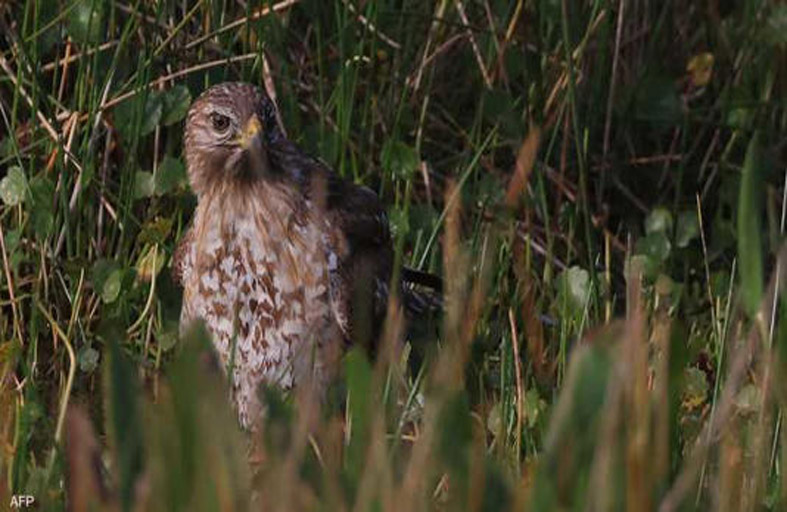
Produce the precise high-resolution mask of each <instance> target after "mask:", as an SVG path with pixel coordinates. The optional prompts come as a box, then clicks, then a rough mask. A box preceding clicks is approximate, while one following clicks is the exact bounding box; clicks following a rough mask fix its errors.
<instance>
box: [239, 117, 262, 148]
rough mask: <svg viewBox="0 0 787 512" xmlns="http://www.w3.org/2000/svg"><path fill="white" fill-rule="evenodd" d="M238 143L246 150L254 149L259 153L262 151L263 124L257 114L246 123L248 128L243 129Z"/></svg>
mask: <svg viewBox="0 0 787 512" xmlns="http://www.w3.org/2000/svg"><path fill="white" fill-rule="evenodd" d="M238 143H239V144H240V147H241V148H243V149H244V150H249V149H254V150H255V151H259V150H260V149H262V123H260V120H259V118H258V117H257V114H252V115H251V117H250V118H249V120H248V121H246V126H244V127H243V132H242V133H241V134H240V137H239V140H238Z"/></svg>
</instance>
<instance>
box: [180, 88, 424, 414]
mask: <svg viewBox="0 0 787 512" xmlns="http://www.w3.org/2000/svg"><path fill="white" fill-rule="evenodd" d="M184 153H185V158H186V165H187V172H188V178H189V182H190V184H191V188H192V190H193V192H194V193H195V194H196V196H197V208H196V211H195V213H194V217H193V221H192V225H191V227H190V228H189V229H188V230H187V232H186V233H185V235H184V236H183V237H182V240H181V241H180V243H179V245H178V247H177V249H176V251H175V255H174V258H173V268H174V276H175V278H176V281H178V282H179V283H180V284H181V286H182V287H183V306H182V311H181V320H180V325H181V330H183V329H184V328H185V327H186V326H188V325H189V324H191V323H192V322H194V321H195V320H197V319H201V320H202V321H204V323H205V326H206V327H207V330H208V332H209V333H210V335H211V337H212V341H213V344H214V346H215V348H216V351H217V353H218V355H219V358H220V360H221V362H222V363H223V364H222V366H223V367H224V368H226V369H227V370H228V373H229V380H230V383H231V388H232V396H233V401H234V404H235V407H236V409H237V413H238V417H239V420H240V423H241V424H242V425H243V426H244V427H246V428H253V427H254V423H255V421H256V418H257V417H258V415H259V413H260V410H261V404H260V403H259V400H258V398H257V389H258V387H259V385H260V384H262V383H266V384H271V385H276V386H279V387H281V388H283V389H291V388H293V387H295V386H298V385H302V384H306V383H310V384H309V385H312V386H314V387H315V389H316V390H317V391H318V392H319V391H321V390H323V389H324V388H325V385H326V384H327V382H328V380H329V379H330V378H331V377H332V374H333V369H334V368H335V366H336V363H337V361H338V358H339V357H341V355H342V353H343V350H344V349H345V347H346V346H347V345H348V343H351V342H353V341H355V340H358V339H359V338H362V337H364V336H365V337H367V338H371V337H373V336H374V335H375V334H376V332H377V330H378V326H379V325H380V323H381V320H382V318H383V316H384V313H385V310H386V301H387V296H388V285H389V281H390V279H391V275H392V271H393V249H392V244H391V236H390V231H389V226H388V220H387V217H386V214H385V210H384V209H383V206H382V204H381V203H380V200H379V198H378V197H377V195H376V194H375V193H374V192H372V191H371V190H370V189H368V188H366V187H363V186H359V185H356V184H354V183H351V182H349V181H346V180H344V179H342V178H341V177H340V176H339V175H338V174H336V173H335V172H334V171H333V170H331V169H330V168H328V167H327V166H326V165H325V164H323V163H322V162H320V161H318V160H316V159H314V158H311V157H309V156H307V155H306V154H305V153H304V152H303V151H302V150H301V149H300V148H299V147H298V146H296V145H295V144H294V143H293V142H291V141H290V140H288V139H287V137H286V136H285V135H284V133H282V131H281V129H280V128H279V126H278V124H277V121H276V111H275V106H274V104H273V102H272V101H271V100H270V98H269V97H268V96H267V95H266V94H265V92H264V91H263V90H262V89H260V88H258V87H255V86H252V85H250V84H246V83H239V82H232V83H223V84H219V85H216V86H213V87H211V88H209V89H208V90H206V91H205V92H204V93H203V94H202V95H201V96H199V98H197V99H196V100H195V101H194V103H193V105H192V106H191V108H190V110H189V113H188V116H187V119H186V130H185V137H184ZM402 275H403V276H404V277H403V279H404V280H407V278H408V277H413V276H416V277H417V275H418V273H417V272H415V271H411V270H406V271H403V273H402ZM402 291H403V294H404V295H405V297H404V300H403V302H404V303H405V304H406V305H407V304H410V305H413V304H415V308H414V309H417V308H418V303H419V300H418V299H417V294H415V293H414V290H413V289H412V288H410V287H408V286H405V287H403V288H402ZM408 295H409V296H410V298H409V299H408V297H407V296H408ZM360 309H363V310H365V311H360Z"/></svg>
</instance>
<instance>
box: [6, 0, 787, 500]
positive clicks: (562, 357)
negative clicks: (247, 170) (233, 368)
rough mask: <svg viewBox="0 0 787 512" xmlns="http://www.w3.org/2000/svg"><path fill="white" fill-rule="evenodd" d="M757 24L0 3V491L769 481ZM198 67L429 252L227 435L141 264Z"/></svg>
mask: <svg viewBox="0 0 787 512" xmlns="http://www.w3.org/2000/svg"><path fill="white" fill-rule="evenodd" d="M786 47H787V5H785V4H784V3H783V2H779V1H778V0H740V1H732V0H702V1H696V2H676V1H670V0H664V1H660V2H651V1H648V0H572V1H569V0H518V1H516V0H511V1H503V0H452V1H448V0H429V1H423V0H398V1H396V0H335V1H332V2H329V1H323V0H281V1H276V2H274V1H260V2H254V1H241V0H237V1H235V0H223V1H218V0H216V1H204V0H200V1H176V0H161V1H158V2H153V1H145V0H142V1H136V2H135V1H130V2H126V1H106V2H105V1H103V0H42V1H31V0H26V1H18V2H3V3H0V169H2V180H1V181H0V199H2V203H1V204H0V241H1V242H2V243H1V244H0V253H1V256H2V258H1V260H0V264H1V266H0V276H1V277H0V478H2V480H3V482H2V484H0V501H2V502H3V506H7V504H8V503H10V500H11V496H12V495H14V494H16V495H19V494H30V495H33V496H35V498H36V500H37V504H38V506H39V507H41V509H42V510H62V509H63V508H64V507H65V506H66V504H68V505H70V506H71V507H72V509H73V510H80V511H81V510H88V509H90V507H91V506H94V507H96V508H99V509H102V508H109V509H113V510H115V509H117V510H132V509H134V510H215V509H222V510H234V509H246V508H248V507H249V504H250V503H252V505H251V506H252V507H253V508H258V507H262V506H267V508H274V507H275V508H277V509H316V508H317V509H324V510H334V509H351V508H352V509H357V510H383V509H385V510H394V509H395V510H416V509H417V510H421V509H445V510H462V509H468V510H471V509H472V510H476V509H485V510H501V509H508V508H517V509H521V508H523V507H524V508H527V509H531V510H579V509H589V510H609V509H627V510H652V509H659V510H663V511H670V510H692V509H695V508H696V509H701V510H705V509H709V508H713V509H719V510H739V509H745V510H777V509H782V508H783V507H784V506H785V502H787V494H785V493H787V473H786V472H785V469H786V468H785V467H784V465H783V464H785V463H787V458H786V457H787V442H786V441H787V440H785V438H784V434H785V431H784V428H782V427H783V425H782V423H783V412H784V411H785V406H787V402H786V400H787V388H785V385H784V384H783V383H784V382H785V379H784V375H785V374H783V373H782V372H783V371H785V370H787V365H786V364H785V363H787V360H785V357H784V352H783V348H784V347H785V343H787V324H786V323H785V321H787V305H785V302H784V301H783V300H781V288H782V285H783V281H784V274H785V273H787V272H785V270H784V269H783V268H782V267H783V266H784V264H785V261H784V260H785V258H786V257H787V256H786V254H787V253H785V251H784V250H783V249H782V246H783V240H784V229H785V219H787V187H785V183H787V181H786V180H787V175H784V172H785V169H787V137H786V136H785V135H786V134H787V130H785V128H786V127H787V109H786V108H785V100H784V98H785V92H787V76H785V70H786V69H787V66H786V64H787V58H785V57H786V54H785V48H786ZM224 80H245V81H249V82H253V83H257V84H260V85H264V86H265V88H266V89H267V90H268V92H269V93H270V94H271V95H272V96H273V97H274V98H275V101H276V103H277V104H278V107H279V110H280V114H281V120H282V123H283V125H284V126H285V127H286V130H287V133H288V135H289V137H290V138H292V139H293V140H295V141H297V142H298V143H299V144H300V145H301V146H302V147H303V148H304V149H305V150H307V151H308V152H309V153H311V154H313V155H317V156H319V157H320V158H322V159H323V160H324V161H326V162H328V163H329V164H330V165H331V166H333V167H334V168H335V169H336V170H337V172H339V173H341V174H342V175H343V176H345V177H347V178H349V179H352V180H354V181H356V182H358V183H363V184H366V185H368V186H370V187H371V188H373V189H374V190H376V191H377V192H378V193H379V195H380V196H381V197H382V198H383V200H384V202H385V204H386V205H387V208H388V213H389V217H390V220H391V224H392V227H393V232H394V237H395V244H396V248H397V257H398V258H399V259H400V261H402V262H404V263H407V264H408V265H410V266H412V267H415V268H419V269H423V270H428V271H431V272H435V273H437V274H439V275H441V276H443V278H444V280H445V283H446V287H445V313H444V315H443V317H442V319H441V320H440V322H439V323H440V325H439V328H436V329H435V328H431V327H429V326H426V327H424V326H423V325H418V324H410V325H405V323H404V321H403V319H402V317H401V315H400V314H399V313H398V312H397V310H396V309H395V308H392V309H391V311H390V314H389V316H388V320H387V322H386V326H385V329H384V331H383V336H382V339H381V341H380V345H379V348H378V349H377V350H376V354H375V357H373V358H369V357H367V355H368V354H367V352H366V351H364V350H361V349H355V350H353V351H351V352H350V353H348V354H347V356H346V357H345V360H344V372H343V379H342V382H340V383H338V384H337V386H336V389H335V392H333V393H332V397H333V398H334V399H332V400H330V401H328V403H326V404H324V407H319V406H318V404H315V403H313V402H310V401H309V397H301V396H282V395H281V393H279V392H278V391H277V390H275V389H268V390H262V392H263V393H264V395H265V397H266V403H267V404H268V419H267V424H266V427H265V429H264V433H263V434H262V435H261V436H260V437H259V438H255V439H249V438H248V436H247V435H246V434H245V433H243V432H241V431H240V430H239V429H238V427H237V425H236V422H235V419H234V415H233V413H232V411H231V410H230V406H229V404H228V401H227V392H226V389H225V387H224V383H223V380H222V376H221V373H220V372H217V371H215V370H214V369H212V368H211V367H210V365H209V364H206V362H205V361H206V359H205V357H204V353H205V351H206V350H209V349H208V348H207V347H209V343H208V342H207V340H206V337H205V335H204V334H201V333H199V332H194V333H190V334H188V335H186V336H184V337H183V338H179V336H178V315H179V308H180V292H179V290H178V289H177V287H175V286H174V285H173V283H172V279H171V276H170V271H171V269H170V263H171V257H172V252H173V249H174V247H175V244H176V242H177V241H178V239H179V236H180V235H181V233H182V232H183V231H184V229H185V228H186V226H187V225H188V222H189V219H190V216H191V214H192V212H193V209H194V205H195V200H194V198H193V195H192V194H191V193H190V191H189V189H188V184H187V181H186V176H185V169H184V163H183V159H182V153H181V152H182V133H183V130H182V128H183V118H184V116H185V113H186V111H187V109H188V106H189V104H190V102H191V101H192V99H193V98H195V97H196V95H198V94H199V93H200V92H201V91H202V90H204V89H205V88H206V87H207V86H209V85H211V84H214V83H218V82H220V81H224ZM94 509H95V508H94Z"/></svg>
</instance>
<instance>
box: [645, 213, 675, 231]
mask: <svg viewBox="0 0 787 512" xmlns="http://www.w3.org/2000/svg"><path fill="white" fill-rule="evenodd" d="M670 231H672V214H671V213H670V212H669V210H667V209H666V208H655V209H654V210H653V211H652V212H650V214H649V215H648V217H647V218H646V219H645V232H646V233H648V234H651V233H664V234H666V235H669V233H670Z"/></svg>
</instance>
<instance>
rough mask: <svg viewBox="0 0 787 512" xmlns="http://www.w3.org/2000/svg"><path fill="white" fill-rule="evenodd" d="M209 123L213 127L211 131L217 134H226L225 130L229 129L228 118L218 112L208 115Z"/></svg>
mask: <svg viewBox="0 0 787 512" xmlns="http://www.w3.org/2000/svg"><path fill="white" fill-rule="evenodd" d="M210 122H211V124H212V125H213V129H214V130H216V131H217V132H219V133H221V132H226V131H227V128H229V127H230V118H229V117H227V116H225V115H222V114H219V113H218V112H213V113H211V114H210Z"/></svg>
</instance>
